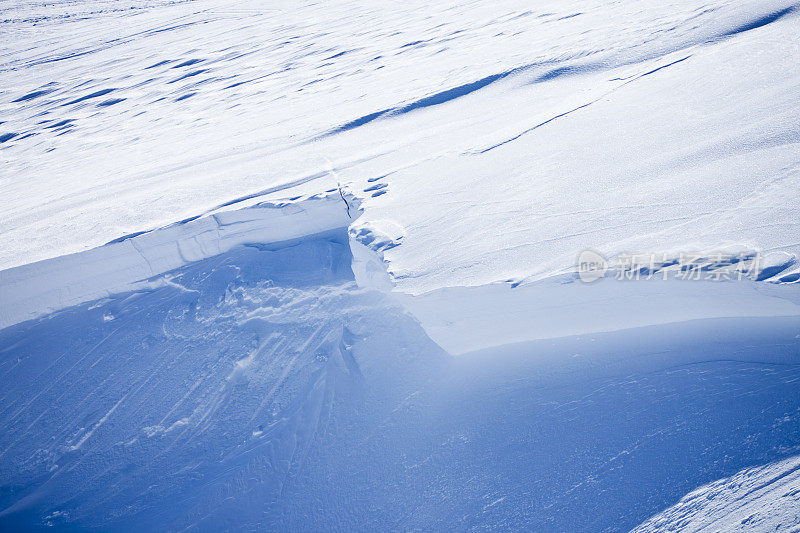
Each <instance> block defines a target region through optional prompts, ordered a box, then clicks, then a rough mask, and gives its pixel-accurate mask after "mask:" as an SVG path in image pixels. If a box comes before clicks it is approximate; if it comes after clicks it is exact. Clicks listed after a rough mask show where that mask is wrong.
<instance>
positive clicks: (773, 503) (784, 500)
mask: <svg viewBox="0 0 800 533" xmlns="http://www.w3.org/2000/svg"><path fill="white" fill-rule="evenodd" d="M798 505H800V458H798V457H792V458H789V459H786V460H784V461H780V462H777V463H773V464H768V465H764V466H759V467H756V468H748V469H745V470H742V471H741V472H738V473H737V474H736V475H735V476H731V477H730V478H726V479H720V480H718V481H715V482H713V483H710V484H708V485H704V486H702V487H699V488H698V489H696V490H693V491H692V492H690V493H689V494H687V495H686V496H684V497H683V498H681V501H680V502H678V503H677V504H675V505H674V506H672V507H670V508H669V509H666V510H665V511H663V512H661V513H659V514H658V515H656V516H654V517H652V518H650V519H649V520H647V522H645V523H644V524H642V525H640V526H639V527H637V528H636V529H634V530H633V531H634V532H636V533H644V532H647V531H675V530H678V529H680V530H686V531H731V532H733V531H794V530H796V529H797V528H798V527H800V516H798V514H797V508H798Z"/></svg>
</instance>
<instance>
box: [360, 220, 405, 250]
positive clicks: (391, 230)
mask: <svg viewBox="0 0 800 533" xmlns="http://www.w3.org/2000/svg"><path fill="white" fill-rule="evenodd" d="M349 232H350V237H351V238H352V239H354V240H355V241H357V242H359V243H361V244H363V245H364V246H366V247H367V248H369V249H371V250H374V251H376V252H384V251H386V250H389V249H391V248H394V247H395V246H398V245H399V244H400V241H402V240H403V237H404V236H405V230H404V229H403V227H402V226H400V225H399V224H398V223H397V222H395V221H393V220H383V219H382V220H368V221H365V222H356V223H355V224H353V225H352V226H350V229H349Z"/></svg>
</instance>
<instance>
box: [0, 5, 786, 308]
mask: <svg viewBox="0 0 800 533" xmlns="http://www.w3.org/2000/svg"><path fill="white" fill-rule="evenodd" d="M3 9H4V15H3V17H4V20H3V21H2V28H3V33H4V35H6V36H7V38H5V39H4V40H3V43H4V44H3V46H4V49H3V51H2V55H1V56H0V87H1V88H2V89H0V90H1V91H2V93H0V102H2V103H1V104H0V105H2V115H3V118H2V122H3V123H2V124H0V129H1V130H2V134H3V139H4V142H3V143H2V145H0V146H2V148H0V149H2V157H3V172H2V175H3V183H4V189H5V191H6V194H7V196H8V197H9V198H13V201H11V202H4V203H3V205H2V211H1V212H0V215H1V216H0V220H2V227H0V230H1V231H0V268H8V267H13V266H19V265H21V264H25V263H29V262H32V261H37V260H41V259H45V258H49V257H54V256H59V255H64V254H67V253H73V252H76V251H80V250H86V249H89V248H93V247H95V246H98V245H101V244H103V243H105V242H108V241H111V240H114V239H116V238H118V237H120V236H122V235H126V234H129V233H135V232H138V231H142V230H148V229H153V228H157V227H161V226H164V225H167V224H169V223H172V222H175V221H177V220H181V219H184V218H188V217H191V216H196V215H197V214H199V213H202V212H205V211H207V210H209V209H211V208H213V207H215V206H217V205H219V204H223V203H226V202H229V201H231V200H233V199H236V198H241V197H246V196H249V195H253V194H258V193H265V192H269V191H271V190H274V189H276V188H277V189H282V191H281V192H280V195H281V196H284V197H285V196H287V195H291V194H293V193H291V192H289V193H286V192H284V191H285V189H286V187H288V186H290V185H300V184H305V185H306V192H320V191H322V190H325V189H328V188H330V187H331V186H336V181H337V180H338V181H339V182H341V183H342V184H343V185H344V186H345V187H347V188H349V189H350V190H352V192H353V193H354V194H356V195H358V196H363V197H366V198H368V199H369V201H368V202H366V204H365V215H364V216H365V217H366V218H367V219H370V220H383V219H387V220H391V221H394V222H395V223H396V224H398V225H399V226H401V227H402V228H403V229H404V231H405V235H406V236H405V239H404V241H403V246H400V247H397V248H395V249H393V250H391V251H389V252H388V253H387V255H386V257H387V259H388V260H389V261H390V263H391V265H392V267H391V273H392V274H393V276H394V279H395V281H396V282H397V284H398V287H399V288H400V289H402V290H403V291H405V292H408V293H413V294H418V293H420V292H427V291H430V290H435V289H439V288H442V287H449V286H473V285H483V284H486V283H491V282H499V281H504V280H506V279H514V280H517V281H519V280H536V279H541V278H542V277H547V276H549V275H552V274H553V273H556V272H560V271H561V270H563V269H564V268H566V267H571V266H572V265H573V263H574V260H575V256H576V255H577V253H578V252H580V251H581V250H582V249H584V248H587V247H591V248H595V249H598V250H600V251H602V252H603V253H606V254H610V255H613V254H617V253H620V252H626V251H627V252H662V251H667V250H674V249H686V248H689V247H691V249H698V248H699V249H701V250H705V249H708V248H709V247H717V246H720V245H723V244H726V243H729V242H734V243H740V244H746V245H748V246H751V247H753V248H756V249H761V250H764V251H773V250H784V251H787V252H790V253H792V254H794V255H797V252H798V238H797V234H798V232H797V220H798V218H800V217H799V216H798V215H800V206H799V205H798V202H799V201H800V198H798V194H797V190H798V187H797V179H798V167H797V165H798V158H797V154H798V151H797V141H798V132H797V129H796V128H797V124H798V118H799V117H798V115H797V113H798V111H797V109H798V107H797V105H796V95H797V88H798V73H797V69H796V68H795V65H796V64H797V63H798V60H800V57H799V56H800V51H798V46H797V42H796V39H795V38H794V37H795V35H796V32H797V27H798V26H797V24H798V17H797V14H796V13H797V9H796V7H795V6H794V4H792V3H789V2H773V1H770V2H764V1H758V2H722V1H716V2H711V3H708V2H705V1H704V2H681V3H654V2H646V1H635V2H625V3H616V4H608V3H605V2H597V3H592V4H587V3H585V2H582V3H580V4H577V3H576V4H570V3H564V2H547V3H545V4H537V6H536V7H535V9H534V8H531V7H530V6H528V5H527V4H526V5H520V4H519V3H518V2H515V1H508V0H506V1H504V2H500V3H492V4H485V3H480V2H464V3H458V4H454V5H442V6H430V5H429V3H428V2H379V3H370V4H367V3H362V2H344V1H340V2H333V3H329V4H327V5H326V7H325V8H324V9H322V8H319V7H317V6H314V5H307V4H305V3H304V2H298V1H292V2H289V3H284V2H273V3H266V4H264V3H247V2H237V3H234V4H232V3H230V2H219V1H218V0H198V1H196V2H163V3H158V4H143V3H136V2H128V1H127V0H125V1H123V0H119V1H109V2H90V3H85V2H80V3H71V2H56V3H46V4H45V3H37V2H27V1H26V2H22V1H15V2H14V3H10V4H6V5H4V7H3ZM12 135H13V136H12ZM9 136H12V137H9ZM167 184H168V186H167ZM381 187H383V188H381ZM379 195H380V196H379ZM371 196H375V198H374V199H372V198H370V197H371ZM443 228H446V229H445V230H443ZM431 249H436V250H437V254H435V255H434V254H430V253H427V251H428V250H431ZM795 269H796V266H795Z"/></svg>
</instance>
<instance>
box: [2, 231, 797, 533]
mask: <svg viewBox="0 0 800 533" xmlns="http://www.w3.org/2000/svg"><path fill="white" fill-rule="evenodd" d="M348 241H349V237H348V234H347V232H346V230H345V229H344V228H339V229H338V230H336V229H334V230H329V231H327V232H323V233H321V234H317V235H314V236H307V237H305V238H303V239H295V240H292V241H284V242H277V243H271V244H255V243H253V244H249V245H243V246H237V247H234V248H232V249H231V250H229V251H227V252H224V253H222V254H219V255H215V256H212V257H209V258H206V259H203V260H200V261H196V262H192V263H189V264H187V265H186V266H183V267H181V268H179V269H177V270H173V271H171V272H169V273H167V274H165V275H162V276H158V278H159V279H161V283H158V282H157V281H158V280H157V279H154V280H152V284H151V287H150V288H148V289H147V290H141V289H140V290H135V291H131V292H121V293H118V294H115V295H113V296H110V297H107V298H104V299H101V300H98V301H94V302H91V303H87V304H81V305H78V306H74V307H71V308H67V309H64V310H61V311H59V312H56V313H54V314H51V315H48V316H46V317H42V318H39V319H35V320H30V321H27V322H24V323H21V324H17V325H15V326H11V327H8V328H5V329H3V330H0V347H2V348H1V349H2V352H0V354H1V355H2V359H1V360H0V385H1V386H2V387H0V390H2V396H1V397H0V425H1V426H2V427H3V428H4V430H3V431H2V432H0V480H2V483H1V484H0V528H2V529H8V530H26V529H32V530H36V529H39V528H43V529H44V528H48V527H56V528H58V529H78V530H94V529H102V530H109V529H112V530H122V531H129V530H139V531H140V530H143V529H144V530H170V531H172V530H184V529H196V530H202V531H219V530H222V529H237V530H239V529H257V530H292V531H299V530H302V531H307V530H320V529H324V530H395V529H403V530H408V529H424V530H443V529H448V530H450V529H459V530H464V529H478V528H503V529H506V528H510V529H520V528H525V529H534V530H537V531H566V530H569V531H618V530H624V529H627V528H631V527H634V526H635V525H636V524H638V523H640V522H642V521H643V520H645V519H646V518H647V517H649V516H652V515H653V514H654V513H656V512H658V511H659V510H660V509H663V508H664V507H667V506H668V505H670V504H671V503H672V502H674V501H676V500H677V499H678V498H680V497H681V495H683V494H685V493H686V492H688V491H689V490H691V489H692V488H693V487H696V486H698V485H700V484H702V483H705V482H707V481H708V480H709V479H716V478H719V477H722V476H726V475H730V474H731V473H733V472H736V471H738V470H740V469H742V468H745V467H748V466H750V465H752V464H753V463H756V464H760V463H764V462H768V461H772V460H774V459H778V458H783V457H787V456H791V455H796V454H797V453H798V445H797V443H798V435H800V433H799V432H800V396H798V395H797V394H796V391H797V381H798V379H800V362H798V359H797V354H798V352H799V351H800V338H798V331H800V329H799V327H798V320H797V319H796V318H738V319H711V320H705V321H702V320H699V321H690V322H684V323H681V324H673V325H660V326H652V327H649V328H644V329H628V330H623V331H618V332H607V333H599V334H593V335H584V336H577V337H564V338H560V339H553V340H540V341H529V342H527V343H521V344H519V343H518V344H512V345H506V346H502V347H499V348H491V349H488V350H484V351H481V352H473V353H472V354H467V355H462V356H460V357H452V356H449V355H448V354H446V353H445V352H444V351H443V350H442V349H441V348H440V347H439V346H437V345H436V344H435V343H434V342H432V341H431V340H430V338H429V337H428V336H427V334H426V333H425V331H424V330H423V329H422V328H421V327H420V325H419V323H418V322H417V321H415V320H414V319H413V318H412V317H411V316H410V315H408V314H407V313H406V312H405V311H404V310H403V308H402V307H399V306H397V304H396V303H394V302H393V301H392V299H391V298H390V296H388V295H387V294H386V293H384V292H381V291H377V290H372V289H363V288H360V287H358V285H357V284H356V283H355V282H354V275H353V273H352V271H351V269H350V265H351V262H352V257H351V254H350V248H349V246H348Z"/></svg>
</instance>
